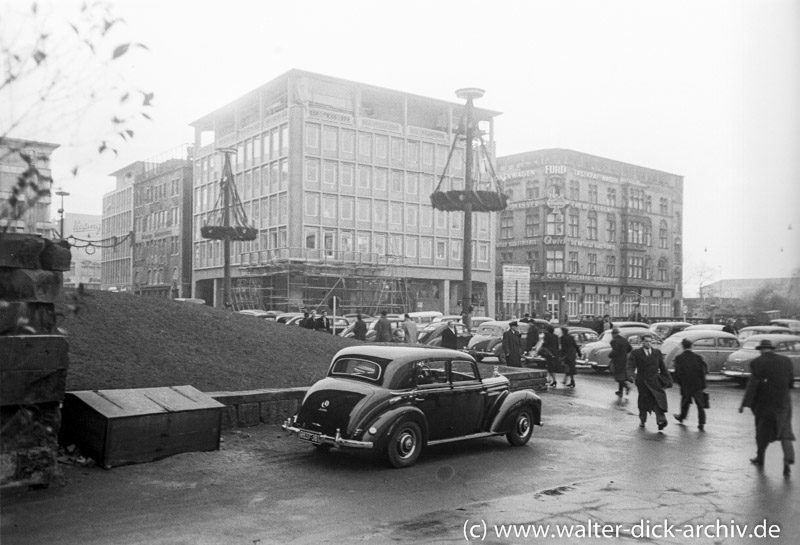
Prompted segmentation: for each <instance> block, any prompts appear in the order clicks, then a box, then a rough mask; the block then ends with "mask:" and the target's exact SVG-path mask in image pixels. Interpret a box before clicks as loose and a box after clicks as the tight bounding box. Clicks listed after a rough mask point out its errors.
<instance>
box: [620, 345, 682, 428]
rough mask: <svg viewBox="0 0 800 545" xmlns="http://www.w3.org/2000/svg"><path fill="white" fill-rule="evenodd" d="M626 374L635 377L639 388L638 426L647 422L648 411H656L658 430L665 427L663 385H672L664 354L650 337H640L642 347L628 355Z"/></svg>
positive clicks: (665, 398)
mask: <svg viewBox="0 0 800 545" xmlns="http://www.w3.org/2000/svg"><path fill="white" fill-rule="evenodd" d="M628 375H629V376H631V377H635V381H636V388H637V389H638V390H639V400H638V405H639V427H640V428H643V427H644V425H645V423H646V422H647V415H648V413H651V412H655V413H656V422H657V423H658V429H659V431H661V430H663V429H664V428H666V427H667V423H668V422H667V417H666V413H667V408H668V407H667V394H666V392H664V387H665V386H666V387H669V386H671V385H672V378H671V377H670V374H669V371H667V367H666V366H665V365H664V355H663V354H662V353H661V351H660V350H658V349H657V348H653V347H652V346H651V345H650V338H649V337H644V338H643V339H642V347H641V348H636V349H635V350H632V351H631V353H630V355H629V356H628Z"/></svg>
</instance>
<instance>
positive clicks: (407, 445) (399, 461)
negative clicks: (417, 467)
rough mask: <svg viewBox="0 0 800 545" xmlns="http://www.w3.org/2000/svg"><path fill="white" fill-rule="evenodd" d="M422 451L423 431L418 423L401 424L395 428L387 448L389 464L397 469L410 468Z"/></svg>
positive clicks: (406, 422)
mask: <svg viewBox="0 0 800 545" xmlns="http://www.w3.org/2000/svg"><path fill="white" fill-rule="evenodd" d="M421 451H422V430H420V427H419V425H418V424H417V423H416V422H411V421H410V420H408V421H405V422H401V423H400V425H399V426H397V428H395V430H394V432H393V433H392V436H391V437H390V438H389V443H388V445H387V447H386V454H387V456H388V458H389V463H390V464H392V466H394V467H397V468H402V467H409V466H411V465H413V464H414V462H416V461H417V458H419V453H420V452H421Z"/></svg>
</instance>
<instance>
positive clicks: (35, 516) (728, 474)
mask: <svg viewBox="0 0 800 545" xmlns="http://www.w3.org/2000/svg"><path fill="white" fill-rule="evenodd" d="M577 383H578V386H577V388H575V389H574V390H573V389H564V388H563V386H562V385H561V384H559V386H558V388H556V389H555V390H553V391H548V392H546V393H542V398H543V410H544V424H545V425H544V427H541V428H539V427H537V428H536V429H535V430H534V437H533V439H532V441H531V442H530V443H529V444H528V445H527V446H525V447H521V448H513V447H510V446H509V445H508V443H507V442H506V441H505V439H504V438H490V439H480V440H473V441H468V442H461V443H454V444H450V445H441V446H438V447H433V448H430V449H428V450H427V451H425V452H423V454H422V456H421V457H420V459H419V461H418V462H417V464H416V465H415V466H414V467H412V468H409V469H403V470H394V469H388V468H386V466H385V464H384V463H383V462H382V461H380V460H376V459H374V458H373V457H370V456H368V455H365V454H363V453H358V454H355V453H349V452H341V451H332V452H330V453H327V454H325V453H321V452H317V451H316V450H315V449H313V448H312V447H310V446H308V445H306V444H303V443H300V442H298V441H297V440H295V439H293V438H289V437H286V436H285V435H284V434H283V432H281V431H280V430H279V429H278V428H277V427H275V426H261V427H257V428H249V429H243V430H237V431H235V432H225V433H224V434H223V438H224V443H223V447H222V449H221V450H220V451H217V452H209V453H188V454H182V455H178V456H173V457H171V458H168V459H165V460H161V461H157V462H152V463H148V464H139V465H135V466H126V467H118V468H114V469H112V470H109V471H105V470H102V469H99V468H96V467H78V466H72V465H67V466H64V469H65V475H66V477H67V479H68V484H67V486H66V487H64V488H59V489H55V488H51V489H48V490H40V491H4V492H3V495H2V506H1V507H2V510H0V539H1V540H2V543H3V545H15V544H23V543H24V544H28V543H30V544H45V543H59V544H60V545H70V544H79V543H80V544H133V543H154V544H187V545H188V544H192V545H194V544H254V543H257V544H264V543H366V542H369V543H457V542H462V543H463V542H467V541H483V542H484V543H528V542H551V543H599V542H603V543H615V542H620V541H621V542H633V541H639V542H646V543H725V544H728V543H758V542H761V541H768V542H769V543H798V542H800V489H799V488H798V484H797V483H798V479H800V470H799V469H797V466H795V468H796V469H795V471H796V472H795V474H794V475H792V476H791V477H790V478H788V479H787V478H785V477H784V476H783V475H782V473H781V470H782V454H781V449H780V446H779V444H777V443H775V444H773V445H771V446H770V448H769V449H768V451H767V458H766V467H765V468H764V469H758V468H755V467H753V466H751V465H750V464H749V463H748V459H749V458H750V457H752V456H753V454H754V451H755V441H754V428H753V417H752V415H751V414H750V413H749V411H748V412H746V413H745V414H739V413H738V412H737V410H736V409H737V408H738V406H739V403H740V400H741V396H742V393H743V390H742V389H741V388H740V387H738V386H737V385H736V384H735V383H732V382H727V381H715V382H713V383H712V384H711V385H710V387H709V392H710V394H711V405H712V408H711V409H710V410H709V420H708V424H707V427H706V432H705V433H701V432H699V431H698V430H697V428H696V412H694V410H692V411H691V412H690V415H689V419H688V422H687V425H686V426H679V425H677V423H676V422H675V421H674V419H672V418H670V420H671V422H670V425H669V426H668V427H667V428H666V430H665V431H664V432H663V433H658V432H657V431H656V427H655V421H654V418H653V417H652V416H651V421H650V422H649V423H648V426H647V428H646V429H644V430H641V429H639V427H638V413H637V411H636V390H635V388H634V389H633V390H632V392H631V396H630V399H629V402H628V403H627V404H622V405H620V404H618V403H617V402H616V397H615V396H614V395H613V391H614V389H615V386H616V385H615V383H614V382H613V381H612V379H611V378H610V377H609V376H608V375H602V376H600V375H595V374H594V373H592V372H588V373H585V372H582V373H580V374H579V375H578V377H577ZM678 400H679V394H678V391H677V388H674V389H672V390H669V402H670V412H671V413H672V412H677V407H678ZM798 400H800V397H798V396H797V395H795V396H794V402H795V404H794V409H795V410H794V413H795V419H794V427H795V434H800V431H798V423H797V420H798V418H800V417H798V414H800V407H798V405H800V401H798ZM692 409H694V408H692ZM646 521H649V522H646ZM501 524H521V525H523V526H519V527H513V528H512V527H507V528H506V530H510V531H511V532H512V534H511V536H512V537H508V536H503V535H501V534H502V532H503V531H504V529H503V528H501V527H499V525H501ZM556 525H564V526H558V527H557V526H556ZM515 531H516V532H518V533H519V536H518V537H513V532H515ZM526 531H527V532H529V534H528V536H527V537H525V536H524V533H525V532H526ZM533 531H538V532H545V534H544V535H540V536H539V537H536V538H534V537H533V536H532V535H531V534H530V532H533ZM565 531H572V532H573V535H572V537H570V538H567V537H563V536H561V537H559V536H558V532H565ZM603 531H605V535H606V536H607V537H602V533H601V534H600V537H597V534H598V532H603ZM770 531H771V532H772V536H773V537H772V538H765V539H764V540H762V539H758V538H757V537H756V536H757V535H760V534H761V533H762V532H767V533H768V532H770ZM698 533H699V534H700V535H699V536H697V535H696V534H698ZM740 534H741V535H740ZM648 536H649V537H648Z"/></svg>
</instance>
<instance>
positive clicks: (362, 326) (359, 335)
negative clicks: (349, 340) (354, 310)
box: [353, 314, 367, 341]
mask: <svg viewBox="0 0 800 545" xmlns="http://www.w3.org/2000/svg"><path fill="white" fill-rule="evenodd" d="M353 337H355V338H356V339H358V340H359V341H366V340H367V322H365V321H364V319H363V318H362V317H361V314H356V323H355V324H353Z"/></svg>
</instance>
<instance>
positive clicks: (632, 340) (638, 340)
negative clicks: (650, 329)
mask: <svg viewBox="0 0 800 545" xmlns="http://www.w3.org/2000/svg"><path fill="white" fill-rule="evenodd" d="M628 342H629V343H630V344H631V345H636V344H642V339H641V338H640V337H639V335H631V336H630V337H628Z"/></svg>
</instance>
